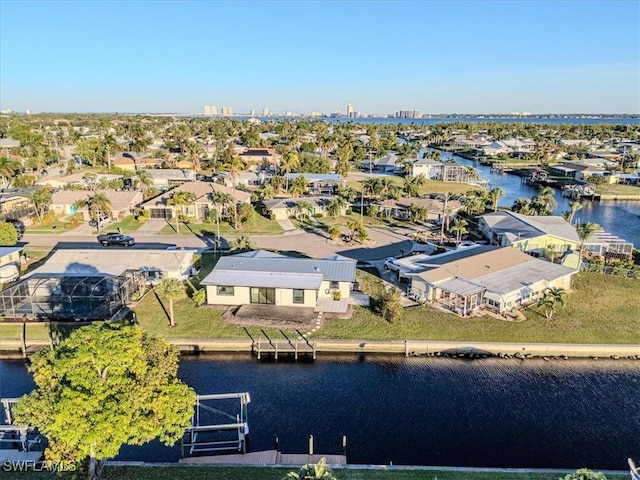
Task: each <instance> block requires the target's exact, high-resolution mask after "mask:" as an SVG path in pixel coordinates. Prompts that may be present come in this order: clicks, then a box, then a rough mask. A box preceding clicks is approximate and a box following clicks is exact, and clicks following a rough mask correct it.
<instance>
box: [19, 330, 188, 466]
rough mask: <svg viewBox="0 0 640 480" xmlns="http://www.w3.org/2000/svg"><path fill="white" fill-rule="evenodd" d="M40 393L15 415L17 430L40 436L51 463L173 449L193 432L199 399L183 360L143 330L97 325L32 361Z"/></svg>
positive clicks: (26, 398) (94, 460) (27, 399)
mask: <svg viewBox="0 0 640 480" xmlns="http://www.w3.org/2000/svg"><path fill="white" fill-rule="evenodd" d="M31 360H32V362H31V365H30V367H29V370H30V371H31V373H32V374H33V377H34V380H35V382H36V385H37V388H36V389H35V390H34V391H32V392H31V393H30V394H28V395H26V396H24V397H22V398H21V399H20V400H19V402H18V404H17V405H16V407H15V410H14V412H15V417H16V423H17V424H19V425H26V426H28V427H30V428H37V429H38V430H39V431H40V433H42V434H44V435H45V436H46V438H47V440H48V441H49V446H48V448H47V450H46V452H45V454H46V457H47V459H49V460H52V461H62V460H66V461H72V460H73V461H77V462H83V461H85V460H88V461H89V476H90V478H99V476H100V469H101V468H100V464H101V461H102V460H104V459H107V458H111V457H114V456H116V455H117V454H118V452H119V450H120V448H121V447H122V445H141V444H144V443H147V442H150V441H151V440H154V439H156V438H159V439H160V440H161V441H162V442H164V443H165V444H168V445H172V444H174V443H175V442H176V441H177V440H178V439H180V438H181V437H182V435H183V433H184V430H185V428H187V427H189V426H190V424H191V417H192V415H193V405H194V403H195V393H194V391H193V390H192V389H191V388H190V387H188V386H187V385H185V384H183V383H182V382H180V380H178V378H177V377H176V373H177V369H178V352H177V350H176V349H175V348H174V347H172V346H171V345H169V344H168V343H167V342H165V341H164V340H162V339H156V338H149V337H147V336H146V335H145V334H144V333H143V332H142V330H140V329H139V328H138V327H136V326H120V325H118V324H112V323H96V324H93V325H90V326H87V327H82V328H79V329H77V330H76V331H74V332H73V333H72V334H71V335H70V336H69V338H68V339H67V340H65V341H64V342H62V343H61V344H60V345H59V346H58V347H57V348H56V349H55V350H50V351H41V352H39V353H37V354H35V355H34V356H33V357H32V358H31Z"/></svg>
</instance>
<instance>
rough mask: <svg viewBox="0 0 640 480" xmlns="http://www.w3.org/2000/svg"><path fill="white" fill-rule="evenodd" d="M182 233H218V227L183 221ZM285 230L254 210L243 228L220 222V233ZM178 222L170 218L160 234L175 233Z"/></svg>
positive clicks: (258, 233)
mask: <svg viewBox="0 0 640 480" xmlns="http://www.w3.org/2000/svg"><path fill="white" fill-rule="evenodd" d="M179 228H180V232H179V233H180V235H191V234H195V235H205V234H216V232H217V227H216V224H215V222H211V223H190V224H188V225H185V224H183V223H181V224H180V225H179ZM282 232H283V230H282V227H281V226H280V225H279V224H278V222H276V221H275V220H269V219H268V218H265V217H263V216H262V215H260V214H259V213H257V212H254V213H253V215H252V216H251V218H249V219H248V220H247V221H246V222H245V223H244V225H243V226H242V228H239V229H237V230H236V229H235V228H233V227H232V226H231V225H229V223H227V222H220V235H239V234H242V233H246V234H250V235H280V234H281V233H282ZM175 234H176V224H175V221H174V220H169V223H168V224H167V225H165V226H164V227H163V228H162V230H160V235H175Z"/></svg>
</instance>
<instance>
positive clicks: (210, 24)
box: [0, 0, 640, 116]
mask: <svg viewBox="0 0 640 480" xmlns="http://www.w3.org/2000/svg"><path fill="white" fill-rule="evenodd" d="M639 18H640V2H637V1H635V0H629V1H627V0H618V1H615V2H610V1H596V0H594V1H588V2H577V1H555V2H546V1H540V2H534V1H450V2H444V1H406V2H402V1H398V2H390V1H375V2H373V1H372V2H367V1H343V2H338V1H336V2H331V1H311V0H309V1H304V2H270V1H264V2H248V1H247V2H244V1H243V2H206V1H199V2H191V1H184V2H174V1H152V0H149V1H137V2H135V1H118V2H107V1H86V2H63V1H56V0H48V1H29V2H23V1H17V0H0V109H2V110H7V109H11V110H16V111H23V112H24V111H25V110H27V109H29V110H31V111H34V112H127V113H147V112H149V113H201V114H202V113H203V108H204V106H205V105H208V106H210V107H212V106H214V105H217V106H218V107H217V112H218V113H222V109H224V108H228V109H230V111H231V112H233V113H249V112H251V111H252V110H254V111H255V112H264V110H265V109H268V111H269V112H274V113H285V112H295V113H301V114H311V113H318V112H322V113H324V114H331V113H333V112H335V111H337V110H339V111H341V112H342V113H343V114H345V113H347V111H346V107H347V105H348V104H351V105H352V108H353V115H354V116H355V115H356V114H358V113H361V114H365V115H370V114H388V115H393V114H395V112H402V111H404V112H413V111H418V112H420V113H421V114H424V115H429V114H446V113H458V114H488V113H497V114H503V113H509V112H530V113H531V114H547V113H548V114H557V113H592V114H598V113H604V114H606V113H619V114H623V113H626V114H638V113H640V28H639V25H638V23H639V22H638V19H639ZM345 25H349V29H348V31H345ZM596 27H597V28H596ZM222 105H225V106H226V107H222ZM226 112H229V110H226Z"/></svg>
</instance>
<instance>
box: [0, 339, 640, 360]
mask: <svg viewBox="0 0 640 480" xmlns="http://www.w3.org/2000/svg"><path fill="white" fill-rule="evenodd" d="M167 340H168V341H169V342H170V343H172V344H173V345H175V346H177V347H178V348H179V349H180V352H181V353H182V354H183V355H199V354H217V353H223V354H224V353H248V354H255V355H258V354H259V355H258V356H259V357H262V358H270V357H276V356H279V358H280V359H282V358H287V357H291V356H298V355H299V356H303V355H311V356H313V358H315V357H316V356H317V355H318V354H320V355H322V354H329V355H331V354H355V355H359V354H393V355H403V356H405V357H410V356H421V355H428V356H437V357H438V356H443V357H460V358H474V357H479V358H480V357H500V358H511V357H514V358H522V359H527V358H533V357H539V358H546V359H551V358H561V359H566V358H592V359H595V358H613V359H616V358H627V359H640V345H605V344H575V343H527V342H518V343H514V342H461V341H435V340H434V341H419V340H404V341H401V340H397V341H372V340H326V339H319V340H313V339H309V340H305V339H296V340H290V341H289V340H273V339H272V340H269V341H268V340H264V339H258V340H255V341H252V340H250V339H247V340H243V339H238V340H216V339H193V338H169V339H167ZM49 346H50V342H49V341H48V340H44V339H34V340H29V341H28V343H27V345H26V352H27V355H30V354H32V353H33V352H35V351H37V350H40V349H42V348H49ZM23 347H24V346H23V344H22V342H21V341H20V340H8V339H4V340H0V358H21V357H23V356H24V351H23ZM276 359H277V358H276Z"/></svg>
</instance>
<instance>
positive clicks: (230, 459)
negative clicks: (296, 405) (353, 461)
mask: <svg viewBox="0 0 640 480" xmlns="http://www.w3.org/2000/svg"><path fill="white" fill-rule="evenodd" d="M323 457H324V458H326V460H327V465H331V466H337V465H346V464H347V457H346V456H345V455H319V454H314V455H308V454H298V453H281V452H279V451H277V450H263V451H261V452H251V453H244V454H241V453H236V454H231V455H215V456H214V455H211V456H206V457H189V458H183V459H181V460H180V463H181V464H191V465H307V464H315V463H318V462H319V461H320V459H321V458H323Z"/></svg>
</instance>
